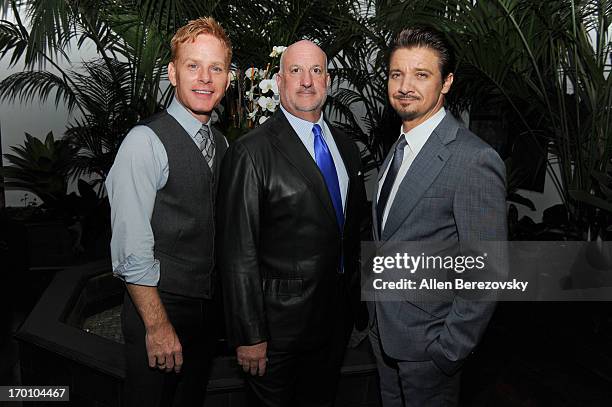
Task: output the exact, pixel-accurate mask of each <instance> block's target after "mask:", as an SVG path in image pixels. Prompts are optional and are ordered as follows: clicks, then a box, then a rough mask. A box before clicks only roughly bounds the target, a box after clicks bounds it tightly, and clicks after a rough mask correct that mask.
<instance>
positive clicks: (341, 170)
mask: <svg viewBox="0 0 612 407" xmlns="http://www.w3.org/2000/svg"><path fill="white" fill-rule="evenodd" d="M280 108H281V110H282V111H283V113H284V114H285V117H286V118H287V120H288V121H289V124H290V125H291V127H292V128H293V130H294V131H295V132H296V133H297V135H298V137H299V138H300V140H301V141H302V143H303V144H304V147H306V149H307V150H308V153H310V156H311V157H312V159H313V160H315V161H316V159H315V149H314V133H313V132H312V128H313V126H314V125H315V124H318V125H319V126H320V127H321V133H322V136H323V139H324V140H325V143H326V144H327V147H328V148H329V152H330V153H331V156H332V159H333V160H334V166H335V167H336V174H337V175H338V185H339V186H340V196H341V198H342V208H344V210H346V193H347V190H348V182H349V179H348V172H347V171H346V167H345V166H344V161H343V160H342V156H341V155H340V151H339V150H338V147H337V146H336V142H335V141H334V137H333V136H332V135H331V131H330V129H329V127H327V123H325V120H324V119H323V113H321V117H319V121H318V122H316V123H312V122H309V121H308V120H304V119H300V118H299V117H297V116H294V115H292V114H291V113H289V112H288V111H287V110H286V109H285V108H284V107H283V105H280Z"/></svg>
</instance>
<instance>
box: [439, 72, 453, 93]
mask: <svg viewBox="0 0 612 407" xmlns="http://www.w3.org/2000/svg"><path fill="white" fill-rule="evenodd" d="M453 79H454V75H453V74H452V73H449V74H448V75H447V76H446V79H444V83H443V84H442V91H441V93H442V94H443V95H446V94H447V93H448V92H449V91H450V88H451V85H452V84H453Z"/></svg>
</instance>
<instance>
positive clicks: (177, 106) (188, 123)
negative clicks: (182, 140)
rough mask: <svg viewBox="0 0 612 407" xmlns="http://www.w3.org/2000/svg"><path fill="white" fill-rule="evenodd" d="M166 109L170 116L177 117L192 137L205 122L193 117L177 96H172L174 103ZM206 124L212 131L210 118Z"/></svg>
mask: <svg viewBox="0 0 612 407" xmlns="http://www.w3.org/2000/svg"><path fill="white" fill-rule="evenodd" d="M166 111H167V112H168V114H169V115H170V116H172V117H174V118H175V119H176V121H177V122H178V123H179V124H180V125H181V127H182V128H184V129H185V131H186V132H187V134H189V136H190V137H192V138H193V137H195V135H196V134H197V133H198V131H200V129H201V128H202V124H203V123H202V122H201V121H199V120H198V119H196V118H195V117H193V115H192V114H191V113H189V110H187V108H186V107H185V106H183V105H182V104H181V102H179V101H178V99H177V98H176V96H175V97H174V98H172V103H170V106H168V108H167V109H166ZM205 124H206V125H207V126H208V130H209V131H210V130H211V128H210V118H209V119H208V122H207V123H205Z"/></svg>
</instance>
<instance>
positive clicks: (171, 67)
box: [168, 61, 229, 87]
mask: <svg viewBox="0 0 612 407" xmlns="http://www.w3.org/2000/svg"><path fill="white" fill-rule="evenodd" d="M168 80H170V83H171V84H172V86H174V87H176V67H175V66H174V62H173V61H170V63H169V64H168ZM228 84H229V82H228Z"/></svg>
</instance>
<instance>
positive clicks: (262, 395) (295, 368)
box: [245, 282, 353, 407]
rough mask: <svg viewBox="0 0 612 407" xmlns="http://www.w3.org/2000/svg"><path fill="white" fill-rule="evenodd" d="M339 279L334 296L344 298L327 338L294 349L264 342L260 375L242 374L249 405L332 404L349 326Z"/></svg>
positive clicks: (322, 406)
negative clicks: (309, 346) (310, 346)
mask: <svg viewBox="0 0 612 407" xmlns="http://www.w3.org/2000/svg"><path fill="white" fill-rule="evenodd" d="M345 290H346V287H345V285H344V284H343V282H341V283H339V286H338V296H340V297H339V298H342V299H345V300H346V301H340V303H341V304H342V306H341V307H339V308H338V309H336V310H330V311H329V312H330V313H333V314H335V315H334V320H335V321H336V324H335V325H334V327H333V329H332V332H331V333H330V334H331V335H330V336H329V340H328V341H326V342H325V343H324V344H323V345H322V346H320V347H317V348H314V349H309V350H305V351H298V352H283V351H277V350H275V349H274V343H273V342H268V351H267V356H268V362H267V364H266V373H265V374H264V375H263V376H261V377H260V376H251V375H250V374H245V376H246V380H247V383H248V386H247V401H248V406H249V407H263V406H265V407H314V406H317V407H325V406H333V404H334V401H335V399H336V390H337V388H338V381H339V380H340V368H341V367H342V362H343V360H344V354H345V351H346V345H347V344H348V340H349V336H350V333H351V330H352V327H353V318H352V313H351V312H350V307H349V304H348V295H347V293H346V291H345Z"/></svg>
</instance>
